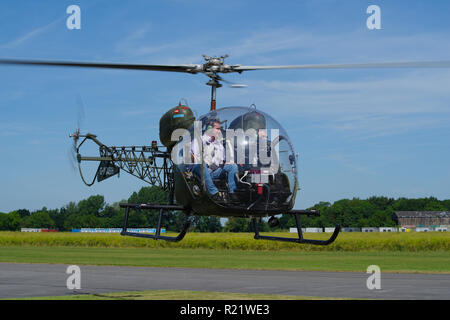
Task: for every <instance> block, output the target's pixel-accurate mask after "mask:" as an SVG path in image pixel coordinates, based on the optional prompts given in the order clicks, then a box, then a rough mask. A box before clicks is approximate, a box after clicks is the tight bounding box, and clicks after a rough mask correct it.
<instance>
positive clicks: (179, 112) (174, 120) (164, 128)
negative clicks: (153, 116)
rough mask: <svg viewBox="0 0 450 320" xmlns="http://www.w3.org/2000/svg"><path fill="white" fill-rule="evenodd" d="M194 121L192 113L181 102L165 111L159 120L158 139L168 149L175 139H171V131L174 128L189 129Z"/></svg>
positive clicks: (174, 142) (171, 146)
mask: <svg viewBox="0 0 450 320" xmlns="http://www.w3.org/2000/svg"><path fill="white" fill-rule="evenodd" d="M194 121H195V117H194V114H193V112H192V110H191V108H189V107H188V106H187V105H184V104H182V103H181V102H180V103H179V104H178V106H176V107H173V108H172V109H170V110H169V111H167V112H166V113H165V114H164V115H163V116H162V117H161V119H160V120H159V140H160V141H161V143H162V144H163V145H164V146H166V147H167V148H168V149H172V148H173V146H174V145H175V144H176V143H177V141H172V140H171V137H172V132H173V131H175V130H176V129H179V128H182V129H189V128H190V127H191V126H192V124H193V123H194Z"/></svg>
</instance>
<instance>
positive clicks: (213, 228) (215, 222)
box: [194, 216, 223, 232]
mask: <svg viewBox="0 0 450 320" xmlns="http://www.w3.org/2000/svg"><path fill="white" fill-rule="evenodd" d="M194 226H195V227H194V231H197V232H220V231H222V229H223V227H222V224H221V223H220V218H219V217H216V216H209V217H208V216H196V217H195V219H194Z"/></svg>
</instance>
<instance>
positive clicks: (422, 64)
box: [233, 61, 450, 72]
mask: <svg viewBox="0 0 450 320" xmlns="http://www.w3.org/2000/svg"><path fill="white" fill-rule="evenodd" d="M364 68H450V61H415V62H374V63H347V64H302V65H286V66H238V67H234V68H233V70H234V71H238V72H239V71H250V70H271V69H364Z"/></svg>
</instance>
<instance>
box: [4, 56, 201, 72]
mask: <svg viewBox="0 0 450 320" xmlns="http://www.w3.org/2000/svg"><path fill="white" fill-rule="evenodd" d="M0 64H9V65H34V66H50V67H78V68H103V69H127V70H151V71H171V72H187V73H197V72H199V71H200V70H199V68H201V65H194V64H190V65H148V64H123V63H95V62H74V61H43V60H16V59H0Z"/></svg>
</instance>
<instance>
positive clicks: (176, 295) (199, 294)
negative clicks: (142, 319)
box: [7, 290, 348, 301]
mask: <svg viewBox="0 0 450 320" xmlns="http://www.w3.org/2000/svg"><path fill="white" fill-rule="evenodd" d="M7 300H271V301H273V300H348V299H345V298H324V297H302V296H287V295H276V294H251V293H232V292H211V291H188V290H152V291H130V292H114V293H102V294H83V295H70V296H55V297H34V298H21V299H7Z"/></svg>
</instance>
